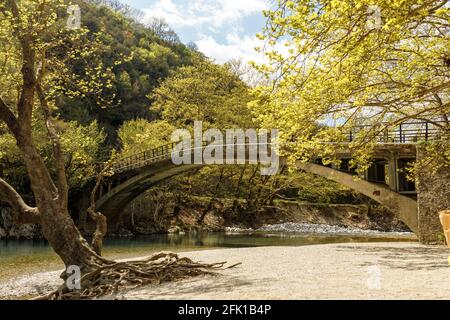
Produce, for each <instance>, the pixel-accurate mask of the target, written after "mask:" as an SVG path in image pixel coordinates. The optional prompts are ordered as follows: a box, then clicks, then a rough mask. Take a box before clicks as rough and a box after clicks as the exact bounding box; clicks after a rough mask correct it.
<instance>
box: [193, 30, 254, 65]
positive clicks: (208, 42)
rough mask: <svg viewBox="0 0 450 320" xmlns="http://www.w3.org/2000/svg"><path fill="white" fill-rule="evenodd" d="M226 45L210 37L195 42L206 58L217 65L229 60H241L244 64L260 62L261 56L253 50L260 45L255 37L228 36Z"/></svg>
mask: <svg viewBox="0 0 450 320" xmlns="http://www.w3.org/2000/svg"><path fill="white" fill-rule="evenodd" d="M226 38H227V39H226V40H227V43H226V44H221V43H218V42H217V41H216V40H215V39H214V38H213V37H211V36H204V37H202V38H201V39H200V40H198V41H196V43H197V45H198V48H199V50H200V51H201V52H203V53H204V54H205V55H206V56H208V57H212V58H214V59H215V60H216V62H218V63H225V62H227V61H229V60H231V59H236V58H242V59H243V60H244V61H245V62H248V61H255V62H262V61H263V55H262V54H260V53H258V52H256V51H255V48H256V47H257V46H258V45H261V44H260V41H259V40H258V39H256V37H249V36H244V37H242V38H241V37H240V36H239V35H237V34H229V35H227V37H226Z"/></svg>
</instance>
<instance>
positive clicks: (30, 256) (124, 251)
mask: <svg viewBox="0 0 450 320" xmlns="http://www.w3.org/2000/svg"><path fill="white" fill-rule="evenodd" d="M390 241H392V242H394V241H395V242H397V241H414V238H413V237H412V236H399V235H364V236H348V235H332V236H330V235H318V234H295V235H292V234H276V233H275V234H274V233H240V234H232V235H228V234H224V233H206V234H197V235H151V236H140V237H135V238H113V239H111V238H110V239H106V240H105V247H104V254H105V256H106V257H108V258H114V259H125V258H131V257H138V256H148V255H150V254H152V253H154V252H157V251H175V252H181V251H195V250H205V249H215V248H245V247H247V248H248V247H262V246H304V245H313V244H327V243H351V242H390ZM62 268H63V265H62V263H61V261H60V259H59V258H58V257H57V256H56V255H55V253H54V252H53V250H52V249H51V247H50V246H49V245H48V244H47V242H46V241H44V240H42V241H27V240H22V241H0V282H2V281H4V280H6V279H10V278H13V277H17V276H20V275H22V274H25V273H36V272H43V271H49V270H59V269H62Z"/></svg>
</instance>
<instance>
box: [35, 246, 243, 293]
mask: <svg viewBox="0 0 450 320" xmlns="http://www.w3.org/2000/svg"><path fill="white" fill-rule="evenodd" d="M225 264H226V262H220V263H213V264H201V263H196V262H194V261H192V260H191V259H189V258H180V257H179V256H178V255H177V254H175V253H158V254H155V255H153V256H151V257H150V258H148V259H145V260H139V261H127V262H117V263H114V264H111V265H105V266H102V267H99V268H97V269H95V270H93V271H92V272H89V273H87V274H85V275H83V276H82V278H81V281H80V284H81V290H75V291H71V290H69V289H68V288H67V286H66V284H64V285H62V286H61V287H60V288H59V289H58V290H56V291H54V292H52V293H50V294H48V295H46V296H42V297H39V298H37V300H71V299H76V300H83V299H96V298H100V297H103V296H108V295H113V294H115V293H117V292H118V291H120V290H129V289H135V288H138V287H141V286H144V285H150V284H160V283H163V282H172V281H177V280H182V279H186V278H190V277H197V276H200V275H214V274H216V272H215V271H218V270H224V269H230V268H234V267H236V266H238V265H240V263H238V264H235V265H232V266H230V267H227V268H224V266H225Z"/></svg>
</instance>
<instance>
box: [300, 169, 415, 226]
mask: <svg viewBox="0 0 450 320" xmlns="http://www.w3.org/2000/svg"><path fill="white" fill-rule="evenodd" d="M296 167H297V169H299V170H303V171H306V172H309V173H312V174H315V175H318V176H321V177H324V178H326V179H329V180H332V181H335V182H337V183H339V184H342V185H344V186H346V187H348V188H350V189H352V190H355V191H357V192H359V193H361V194H364V195H365V196H367V197H369V198H371V199H373V200H375V201H376V202H378V203H380V204H382V205H384V206H385V207H387V208H388V209H390V210H392V211H393V212H396V213H397V214H398V217H399V219H400V220H401V221H403V222H404V223H405V224H406V225H407V226H408V228H410V229H411V230H412V231H413V232H414V233H416V234H417V232H418V230H419V226H418V209H417V201H415V200H413V199H411V198H409V197H407V196H404V195H402V194H399V193H397V192H395V191H392V190H391V189H389V188H388V187H387V186H384V185H381V184H377V183H372V182H369V181H366V180H362V179H355V177H354V176H353V175H351V174H348V173H344V172H340V171H338V170H336V169H332V168H328V167H325V166H321V165H318V164H314V163H305V162H302V161H297V162H296Z"/></svg>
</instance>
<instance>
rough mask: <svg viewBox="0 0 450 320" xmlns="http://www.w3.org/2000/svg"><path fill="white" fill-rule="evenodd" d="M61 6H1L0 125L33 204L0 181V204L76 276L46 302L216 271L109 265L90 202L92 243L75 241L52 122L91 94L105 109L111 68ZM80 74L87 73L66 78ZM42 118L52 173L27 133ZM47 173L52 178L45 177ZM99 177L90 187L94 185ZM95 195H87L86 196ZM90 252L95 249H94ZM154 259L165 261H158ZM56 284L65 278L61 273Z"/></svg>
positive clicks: (188, 265)
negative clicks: (62, 101)
mask: <svg viewBox="0 0 450 320" xmlns="http://www.w3.org/2000/svg"><path fill="white" fill-rule="evenodd" d="M69 4H70V3H69V2H68V1H64V0H60V1H51V2H48V1H46V0H39V1H35V0H33V1H28V0H23V1H16V0H6V1H2V2H0V19H1V21H2V24H1V25H0V42H1V46H0V83H1V91H0V122H1V123H4V124H5V125H6V127H7V128H8V130H9V132H10V133H11V135H12V136H13V137H14V139H15V141H16V143H17V147H18V148H19V149H20V153H21V156H22V160H23V163H24V165H25V167H26V169H27V173H28V176H29V179H30V184H31V189H32V191H33V195H34V203H33V204H31V203H26V202H25V201H24V199H23V198H22V197H21V196H20V195H19V193H18V192H17V191H16V190H15V189H14V188H13V187H12V186H11V185H10V184H9V183H8V182H6V181H5V180H4V179H3V178H0V200H2V201H5V202H7V203H8V204H9V205H10V206H11V207H12V208H13V209H14V211H15V213H16V215H17V216H16V221H17V222H18V223H24V224H28V223H33V224H40V225H41V226H42V230H43V234H44V236H45V238H46V239H47V240H48V242H49V243H50V245H51V246H52V248H53V249H54V251H55V252H56V254H57V255H58V256H59V257H60V258H61V259H62V261H63V262H64V264H65V265H66V267H67V268H68V267H70V266H78V267H79V268H80V269H81V272H82V276H83V277H82V278H81V279H79V280H80V282H81V283H80V284H81V289H82V290H81V291H80V292H77V293H71V292H70V291H71V290H70V289H73V288H67V287H66V286H63V287H62V290H61V291H58V292H57V293H55V294H52V295H51V297H61V295H65V294H67V295H68V297H93V296H96V295H98V294H105V293H111V292H113V291H115V290H117V288H119V287H121V286H127V284H128V285H136V284H145V283H155V282H157V283H159V282H161V281H166V280H173V279H176V278H180V277H184V276H191V275H198V274H202V273H203V272H204V270H205V269H211V268H214V267H218V266H220V265H197V264H195V263H193V262H192V261H190V260H189V259H181V260H179V259H178V257H177V256H176V255H173V254H170V255H167V254H160V255H155V256H153V257H152V258H150V259H147V260H145V261H140V262H132V263H131V262H130V263H115V262H114V261H110V260H107V259H105V258H103V257H101V256H100V247H99V245H100V244H101V239H102V236H103V235H104V231H105V230H104V227H105V219H104V218H102V215H101V214H100V213H96V212H95V210H94V209H95V198H94V197H92V206H91V208H90V210H89V212H90V213H91V214H92V218H94V220H96V221H98V222H99V223H98V226H100V228H97V231H100V233H98V232H96V234H94V240H95V241H94V242H93V243H92V245H89V244H88V243H87V242H86V240H85V239H84V238H83V237H82V236H81V234H80V232H79V230H78V229H77V227H76V226H75V223H74V221H73V220H72V218H71V217H70V215H69V212H68V209H67V208H68V192H69V184H68V182H67V175H66V164H67V158H66V156H65V153H64V149H63V147H62V144H61V141H60V130H59V128H58V126H57V125H56V121H55V119H54V117H53V115H54V111H55V109H56V102H57V100H58V98H60V97H61V96H67V95H71V96H72V97H77V96H80V97H83V96H85V95H87V94H90V95H95V96H96V101H97V102H98V103H101V104H103V106H104V107H107V106H108V101H110V100H111V99H110V98H111V97H110V96H109V95H108V88H109V87H110V85H111V77H110V75H111V74H112V72H111V69H108V68H105V67H104V66H103V64H102V63H101V61H100V60H97V59H96V57H97V55H96V49H97V48H98V47H99V46H97V38H98V37H97V35H96V34H94V35H91V34H90V33H89V32H88V31H87V30H85V29H83V28H80V29H76V30H67V29H66V28H65V26H66V19H67V16H66V17H65V18H64V16H63V18H61V15H60V13H61V12H62V13H66V11H67V6H68V5H69ZM77 67H78V68H80V69H81V70H82V71H83V72H84V73H85V74H86V75H87V78H86V77H84V78H83V79H81V78H80V77H78V76H77V75H75V74H73V70H74V68H77ZM38 115H40V116H41V117H43V119H44V122H45V124H46V129H47V135H48V139H49V140H50V141H51V143H52V147H53V152H52V157H53V160H54V162H53V163H54V166H55V170H51V168H49V167H48V166H47V165H46V162H45V161H44V158H43V156H42V154H41V153H40V152H39V149H38V148H37V145H36V141H35V137H34V135H33V119H34V118H37V117H39V116H38ZM52 171H54V172H55V173H54V174H52ZM100 180H101V179H100V177H99V179H98V181H97V186H96V187H98V185H99V181H100ZM93 194H94V193H93ZM94 249H95V250H94ZM161 258H162V259H164V260H163V261H161ZM62 276H63V278H66V277H67V273H63V275H62Z"/></svg>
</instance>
